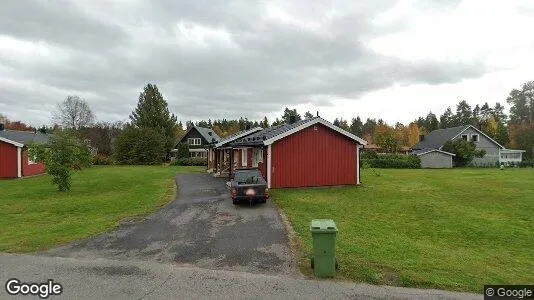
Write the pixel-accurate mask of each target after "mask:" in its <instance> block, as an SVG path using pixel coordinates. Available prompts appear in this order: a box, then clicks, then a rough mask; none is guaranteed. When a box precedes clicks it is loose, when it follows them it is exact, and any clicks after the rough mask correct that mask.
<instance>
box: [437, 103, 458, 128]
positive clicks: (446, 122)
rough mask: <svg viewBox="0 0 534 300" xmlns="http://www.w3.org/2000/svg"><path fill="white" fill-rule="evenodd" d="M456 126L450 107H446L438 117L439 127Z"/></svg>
mask: <svg viewBox="0 0 534 300" xmlns="http://www.w3.org/2000/svg"><path fill="white" fill-rule="evenodd" d="M454 126H456V125H455V124H454V118H453V114H452V110H451V108H450V107H447V109H446V110H445V112H444V113H443V114H442V115H441V116H440V117H439V128H449V127H454Z"/></svg>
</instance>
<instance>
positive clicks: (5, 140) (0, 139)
mask: <svg viewBox="0 0 534 300" xmlns="http://www.w3.org/2000/svg"><path fill="white" fill-rule="evenodd" d="M0 141H2V142H6V143H8V144H11V145H13V146H15V147H24V144H21V143H19V142H15V141H12V140H10V139H6V138H4V137H1V136H0Z"/></svg>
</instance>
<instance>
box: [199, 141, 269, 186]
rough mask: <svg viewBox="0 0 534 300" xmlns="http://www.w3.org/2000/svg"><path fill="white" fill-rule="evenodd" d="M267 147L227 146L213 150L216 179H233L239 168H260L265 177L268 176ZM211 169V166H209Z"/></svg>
mask: <svg viewBox="0 0 534 300" xmlns="http://www.w3.org/2000/svg"><path fill="white" fill-rule="evenodd" d="M266 156H267V150H266V147H265V146H258V145H255V146H238V147H233V146H227V147H221V148H213V157H214V160H213V169H212V172H213V175H214V176H216V177H228V178H230V177H232V174H233V173H234V172H235V169H237V168H252V167H256V168H259V169H260V171H261V173H262V174H263V176H264V177H265V176H267V173H266V168H265V163H264V162H266V161H267V157H266ZM208 167H209V166H208Z"/></svg>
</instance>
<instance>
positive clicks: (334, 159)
mask: <svg viewBox="0 0 534 300" xmlns="http://www.w3.org/2000/svg"><path fill="white" fill-rule="evenodd" d="M366 144H367V142H366V141H364V140H363V139H361V138H359V137H357V136H355V135H353V134H351V133H350V132H347V131H345V130H343V129H341V128H339V127H337V126H335V125H333V124H332V123H330V122H328V121H326V120H324V119H322V118H320V117H315V118H311V119H305V120H301V121H296V122H294V123H291V124H284V125H281V126H273V127H270V128H266V129H263V130H261V131H258V132H255V133H252V134H250V135H247V136H245V137H242V138H240V139H238V140H236V141H234V142H233V143H231V145H232V151H230V153H231V154H234V153H235V151H236V150H237V164H238V166H247V167H259V168H260V170H261V171H262V173H263V175H264V176H265V178H266V179H267V183H268V185H269V187H270V188H292V187H315V186H333V185H351V184H359V183H360V149H361V148H362V147H363V145H366ZM235 156H236V155H235V154H234V155H231V157H230V161H231V162H230V165H235V161H236V160H234V157H235Z"/></svg>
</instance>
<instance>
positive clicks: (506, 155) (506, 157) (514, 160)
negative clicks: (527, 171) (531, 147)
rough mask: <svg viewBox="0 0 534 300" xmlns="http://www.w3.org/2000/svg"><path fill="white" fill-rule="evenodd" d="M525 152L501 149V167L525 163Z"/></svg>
mask: <svg viewBox="0 0 534 300" xmlns="http://www.w3.org/2000/svg"><path fill="white" fill-rule="evenodd" d="M524 152H525V150H511V149H501V151H500V153H499V164H500V165H505V166H508V165H516V164H519V163H520V162H522V161H523V153H524Z"/></svg>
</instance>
